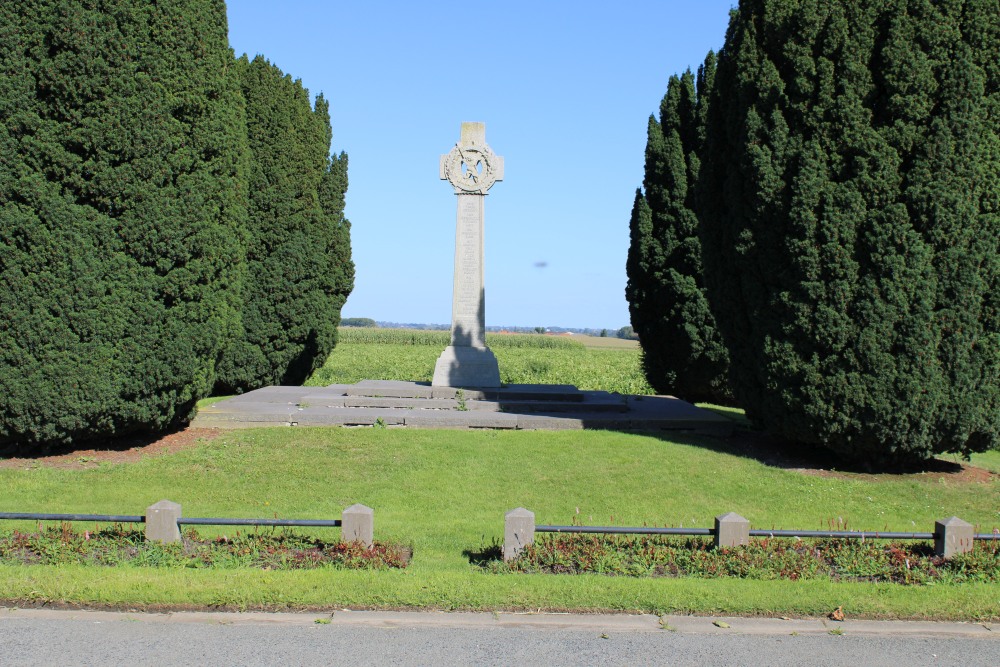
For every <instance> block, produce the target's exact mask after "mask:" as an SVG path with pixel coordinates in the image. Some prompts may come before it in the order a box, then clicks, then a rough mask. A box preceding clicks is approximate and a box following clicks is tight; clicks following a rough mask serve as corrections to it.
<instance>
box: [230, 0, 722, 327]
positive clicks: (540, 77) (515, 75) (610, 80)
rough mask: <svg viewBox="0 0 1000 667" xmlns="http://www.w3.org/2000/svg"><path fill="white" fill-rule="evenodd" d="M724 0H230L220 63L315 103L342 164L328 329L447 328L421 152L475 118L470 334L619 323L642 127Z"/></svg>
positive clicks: (696, 58)
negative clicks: (339, 268)
mask: <svg viewBox="0 0 1000 667" xmlns="http://www.w3.org/2000/svg"><path fill="white" fill-rule="evenodd" d="M734 4H735V0H697V1H693V0H692V1H688V0H659V1H656V0H651V1H646V0H643V1H639V0H636V1H631V0H620V1H619V2H612V1H611V0H603V1H599V2H598V1H591V0H578V1H575V2H571V1H568V0H567V1H562V0H560V1H545V0H534V2H522V1H520V0H516V1H507V2H490V3H483V2H470V3H462V2H360V1H358V2H350V3H348V2H340V1H333V0H289V1H288V2H275V1H274V0H229V2H228V6H229V10H228V13H229V39H230V43H231V44H232V46H233V48H234V49H235V50H236V53H237V55H240V54H242V53H248V54H249V55H250V56H251V57H252V56H254V55H256V54H258V53H260V54H263V55H264V56H266V57H267V58H268V59H269V60H270V61H271V62H272V63H274V64H275V65H277V66H278V67H280V68H281V69H282V70H283V71H284V72H286V73H288V74H291V75H292V76H293V77H295V78H300V79H302V82H303V84H304V85H305V86H306V87H307V88H308V89H309V90H310V92H311V93H312V94H313V95H315V94H316V93H319V92H322V93H323V95H324V96H325V97H326V98H327V99H328V100H329V101H330V106H331V109H330V112H331V118H332V124H333V151H334V152H340V151H346V152H347V153H348V155H349V157H350V163H349V164H350V167H349V178H350V189H349V190H348V193H347V216H348V218H349V219H350V221H351V224H352V226H353V227H352V249H353V254H354V261H355V264H356V266H357V277H356V284H355V288H354V292H353V294H352V295H351V297H350V299H348V301H347V304H346V305H345V306H344V309H343V315H344V317H371V318H373V319H376V320H380V321H381V320H387V321H394V322H424V323H449V322H450V321H451V294H452V278H453V271H454V264H453V262H454V259H453V258H454V243H455V195H454V194H453V189H452V188H451V186H449V185H448V184H447V182H445V181H440V180H439V179H438V160H439V157H440V156H441V155H442V154H444V153H447V152H448V151H449V150H450V149H451V147H452V146H453V145H454V144H455V142H456V141H457V140H458V138H459V129H460V126H461V123H462V121H481V122H485V123H486V138H487V141H488V143H489V144H490V146H491V147H492V148H493V150H494V152H496V154H497V155H501V156H503V157H504V161H505V174H504V181H503V182H501V183H498V184H496V185H495V186H494V187H493V189H492V190H490V194H489V196H488V197H487V200H486V323H487V325H490V326H493V325H507V326H511V325H514V326H563V327H594V328H602V327H607V328H618V327H621V326H624V325H626V324H628V323H629V316H628V304H627V302H626V301H625V296H624V290H625V282H626V275H625V258H626V254H627V252H628V219H629V213H630V211H631V207H632V200H633V197H634V193H635V188H636V187H638V186H639V185H641V183H642V162H643V151H644V148H645V143H646V119H647V118H648V117H649V114H651V113H654V112H656V111H657V109H658V107H659V103H660V99H661V98H662V97H663V94H664V93H665V92H666V86H667V79H668V77H669V76H670V75H671V74H675V73H680V72H682V71H683V70H685V69H686V68H688V67H690V68H691V69H692V70H696V69H697V66H698V65H699V64H700V63H701V62H702V60H703V59H704V57H705V54H706V53H707V52H708V50H709V49H715V50H718V49H719V47H721V46H722V42H723V38H724V36H725V30H726V25H727V23H728V14H729V9H730V8H731V7H732V6H733V5H734Z"/></svg>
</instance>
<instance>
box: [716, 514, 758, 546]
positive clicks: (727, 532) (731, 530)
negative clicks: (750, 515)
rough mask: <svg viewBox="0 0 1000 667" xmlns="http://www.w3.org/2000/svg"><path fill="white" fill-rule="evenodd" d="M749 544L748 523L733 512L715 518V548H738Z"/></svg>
mask: <svg viewBox="0 0 1000 667" xmlns="http://www.w3.org/2000/svg"><path fill="white" fill-rule="evenodd" d="M749 543H750V522H749V521H747V520H746V519H744V518H743V517H741V516H740V515H739V514H736V513H735V512H729V513H727V514H720V515H719V516H717V517H715V548H716V549H718V548H720V547H739V546H743V545H744V544H749Z"/></svg>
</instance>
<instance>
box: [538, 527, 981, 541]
mask: <svg viewBox="0 0 1000 667" xmlns="http://www.w3.org/2000/svg"><path fill="white" fill-rule="evenodd" d="M535 532H536V533H600V534H607V535H692V536H694V535H708V536H711V535H715V532H716V531H715V529H714V528H649V527H639V528H634V527H628V526H555V525H547V524H539V525H536V526H535ZM750 537H812V538H830V539H849V540H850V539H862V540H933V539H934V533H916V532H913V533H903V532H893V531H878V530H761V529H751V530H750ZM972 539H974V540H1000V531H994V532H992V533H974V534H973V536H972Z"/></svg>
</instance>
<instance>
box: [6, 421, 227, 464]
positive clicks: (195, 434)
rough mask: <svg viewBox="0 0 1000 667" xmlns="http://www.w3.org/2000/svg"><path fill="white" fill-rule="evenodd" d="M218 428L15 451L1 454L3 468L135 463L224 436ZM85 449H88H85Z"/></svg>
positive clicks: (183, 430)
mask: <svg viewBox="0 0 1000 667" xmlns="http://www.w3.org/2000/svg"><path fill="white" fill-rule="evenodd" d="M222 433H223V430H222V429H217V428H184V429H181V430H178V431H174V432H172V433H165V434H159V435H155V436H149V435H144V436H130V437H125V438H119V439H114V440H107V441H103V442H102V441H88V442H86V443H82V444H81V445H78V446H73V445H68V446H65V447H59V448H50V449H48V450H46V451H44V452H41V453H39V454H38V455H36V456H16V455H12V452H6V453H0V455H2V456H4V458H0V468H31V467H37V466H47V467H50V468H69V469H77V470H79V469H84V468H93V467H95V466H97V464H99V463H132V462H135V461H139V460H141V459H143V458H146V457H150V456H162V455H164V454H172V453H173V452H178V451H181V450H184V449H189V448H191V447H194V446H196V445H199V444H201V443H203V442H207V441H209V440H213V439H215V438H217V437H219V436H220V435H222ZM84 447H85V448H86V449H84Z"/></svg>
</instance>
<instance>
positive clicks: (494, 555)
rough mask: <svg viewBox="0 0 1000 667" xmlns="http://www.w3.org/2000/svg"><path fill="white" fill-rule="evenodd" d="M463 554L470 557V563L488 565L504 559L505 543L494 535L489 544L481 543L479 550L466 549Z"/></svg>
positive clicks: (479, 565)
mask: <svg viewBox="0 0 1000 667" xmlns="http://www.w3.org/2000/svg"><path fill="white" fill-rule="evenodd" d="M462 555H463V556H465V557H466V558H468V559H469V564H470V565H475V566H477V567H486V566H487V565H488V564H490V563H492V562H496V561H502V560H503V543H502V542H500V541H499V540H498V539H497V538H495V537H494V538H493V541H492V542H490V543H489V544H486V543H485V542H484V543H482V544H480V545H479V549H478V550H473V549H464V550H463V551H462Z"/></svg>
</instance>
